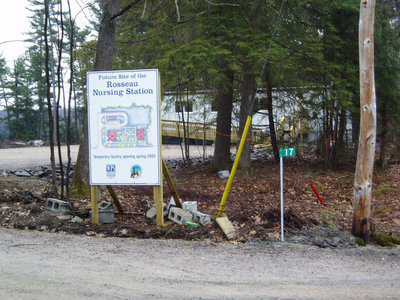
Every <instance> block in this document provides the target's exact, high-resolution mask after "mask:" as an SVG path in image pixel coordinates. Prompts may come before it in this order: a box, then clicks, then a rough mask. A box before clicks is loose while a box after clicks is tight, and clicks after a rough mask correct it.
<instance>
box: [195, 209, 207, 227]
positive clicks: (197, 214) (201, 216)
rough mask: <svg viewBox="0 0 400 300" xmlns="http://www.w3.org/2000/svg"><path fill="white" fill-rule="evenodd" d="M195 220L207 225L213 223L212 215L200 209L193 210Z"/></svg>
mask: <svg viewBox="0 0 400 300" xmlns="http://www.w3.org/2000/svg"><path fill="white" fill-rule="evenodd" d="M193 221H195V222H197V223H199V224H200V225H206V224H209V223H211V217H210V216H209V215H207V214H203V213H201V212H199V211H194V212H193Z"/></svg>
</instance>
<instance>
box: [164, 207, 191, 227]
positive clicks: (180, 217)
mask: <svg viewBox="0 0 400 300" xmlns="http://www.w3.org/2000/svg"><path fill="white" fill-rule="evenodd" d="M192 218H193V215H192V214H191V213H190V212H188V211H187V210H184V209H182V208H179V207H171V208H170V209H169V214H168V219H170V220H171V221H173V222H175V223H178V224H179V225H180V224H182V223H183V224H186V222H190V221H192Z"/></svg>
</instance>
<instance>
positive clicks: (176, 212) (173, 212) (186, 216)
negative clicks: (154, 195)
mask: <svg viewBox="0 0 400 300" xmlns="http://www.w3.org/2000/svg"><path fill="white" fill-rule="evenodd" d="M156 215H157V210H156V208H155V207H154V206H153V207H151V208H150V209H149V210H148V211H147V212H146V217H147V218H150V219H155V218H156ZM164 216H166V217H168V219H170V220H171V221H173V222H175V223H177V224H186V222H191V221H194V222H197V223H199V224H201V225H206V224H208V223H210V222H211V217H210V216H209V215H207V214H203V213H201V212H199V211H198V210H197V201H185V202H183V203H182V208H180V207H177V206H176V203H175V200H174V198H173V197H171V201H170V202H169V203H168V205H166V204H165V203H164Z"/></svg>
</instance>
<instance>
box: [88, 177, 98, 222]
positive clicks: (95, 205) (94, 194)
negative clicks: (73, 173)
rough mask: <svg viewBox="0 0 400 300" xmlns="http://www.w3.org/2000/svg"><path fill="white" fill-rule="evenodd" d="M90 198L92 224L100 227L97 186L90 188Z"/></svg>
mask: <svg viewBox="0 0 400 300" xmlns="http://www.w3.org/2000/svg"><path fill="white" fill-rule="evenodd" d="M90 198H91V200H92V224H93V225H100V219H99V206H98V201H99V200H100V187H99V186H97V185H91V186H90Z"/></svg>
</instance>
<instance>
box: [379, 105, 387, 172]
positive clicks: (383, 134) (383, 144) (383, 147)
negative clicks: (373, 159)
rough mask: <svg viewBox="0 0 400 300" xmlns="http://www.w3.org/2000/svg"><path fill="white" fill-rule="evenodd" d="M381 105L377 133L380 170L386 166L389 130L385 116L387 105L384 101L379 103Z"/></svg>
mask: <svg viewBox="0 0 400 300" xmlns="http://www.w3.org/2000/svg"><path fill="white" fill-rule="evenodd" d="M380 104H381V105H382V109H381V121H380V133H379V140H380V143H379V144H380V153H379V161H378V166H379V167H380V168H385V167H386V166H387V159H388V156H389V154H388V148H389V147H388V144H389V141H388V130H389V128H388V127H389V124H388V123H389V122H388V116H387V109H388V108H387V103H386V101H382V102H381V103H380Z"/></svg>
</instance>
